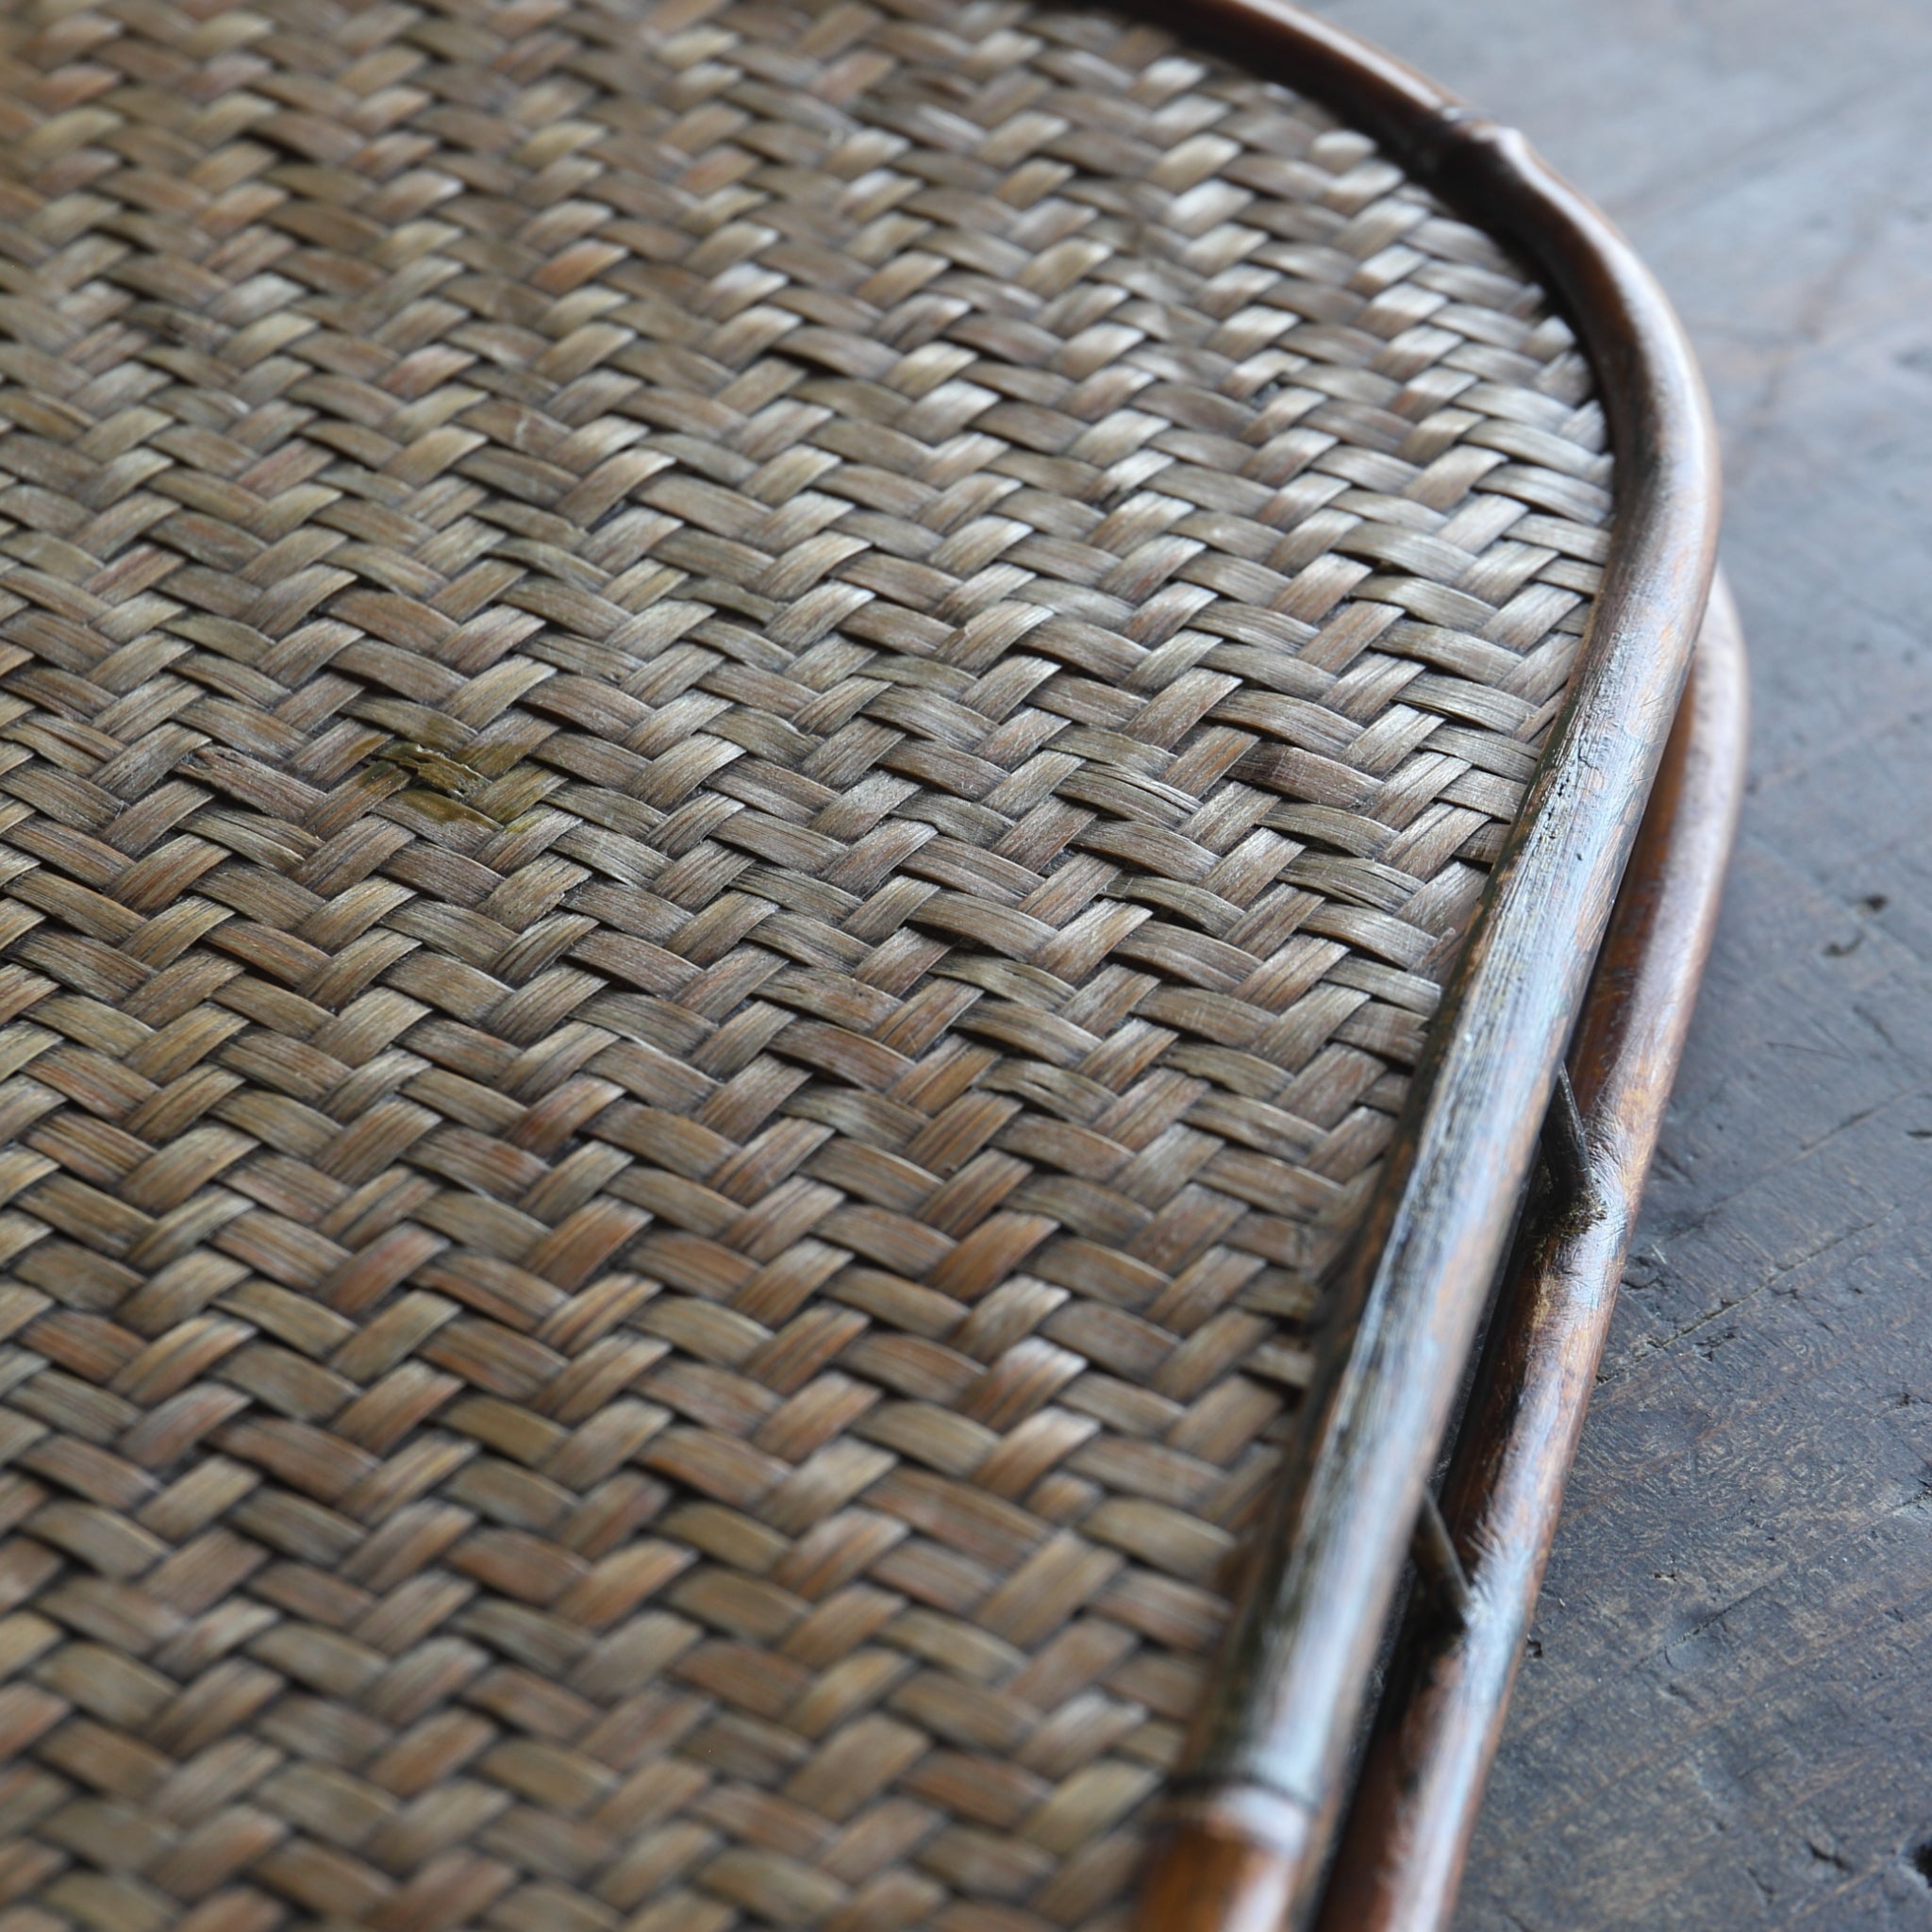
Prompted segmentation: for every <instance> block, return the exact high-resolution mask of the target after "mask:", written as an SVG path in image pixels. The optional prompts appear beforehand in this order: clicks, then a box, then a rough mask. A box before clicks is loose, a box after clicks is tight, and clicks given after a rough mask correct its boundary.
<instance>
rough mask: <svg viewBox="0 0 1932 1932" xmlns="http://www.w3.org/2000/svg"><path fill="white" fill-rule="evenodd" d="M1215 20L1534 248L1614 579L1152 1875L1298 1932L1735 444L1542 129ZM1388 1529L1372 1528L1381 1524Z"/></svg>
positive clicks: (1344, 1293) (1319, 45) (1218, 1923)
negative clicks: (1553, 163) (1588, 443)
mask: <svg viewBox="0 0 1932 1932" xmlns="http://www.w3.org/2000/svg"><path fill="white" fill-rule="evenodd" d="M1193 17H1194V19H1195V21H1196V22H1197V23H1198V24H1199V25H1202V26H1204V27H1205V28H1207V29H1208V31H1210V32H1217V33H1219V34H1221V35H1223V36H1224V37H1226V38H1228V39H1231V40H1233V41H1235V42H1239V43H1240V45H1241V48H1242V50H1243V52H1244V53H1245V54H1246V55H1247V56H1248V57H1249V58H1250V59H1251V60H1253V61H1255V63H1256V64H1257V69H1258V71H1260V72H1262V73H1264V74H1266V73H1274V72H1279V73H1281V74H1283V75H1291V76H1292V78H1293V80H1294V82H1295V84H1296V85H1297V86H1298V87H1301V88H1303V89H1304V90H1305V91H1307V92H1312V93H1315V94H1317V95H1319V96H1321V97H1323V98H1324V99H1326V100H1328V101H1329V102H1330V103H1331V104H1333V105H1335V106H1336V107H1337V108H1339V109H1340V110H1341V111H1342V112H1343V113H1344V114H1346V115H1348V116H1349V117H1350V118H1351V119H1353V120H1354V121H1356V122H1357V124H1358V125H1362V126H1363V127H1364V128H1365V129H1366V130H1367V131H1368V132H1370V133H1371V134H1373V135H1374V137H1375V138H1376V139H1377V140H1379V141H1380V142H1383V143H1384V145H1386V146H1387V147H1388V148H1389V149H1390V150H1391V153H1392V154H1394V155H1395V156H1396V157H1398V158H1400V159H1401V160H1402V161H1403V163H1404V164H1405V165H1406V166H1407V167H1408V168H1410V169H1411V170H1412V171H1413V172H1414V173H1415V174H1416V175H1417V176H1418V178H1420V179H1423V180H1424V181H1426V182H1427V183H1428V184H1429V185H1430V186H1431V187H1433V188H1434V189H1435V190H1436V191H1437V192H1440V193H1441V195H1442V196H1443V198H1444V199H1445V200H1446V201H1448V202H1449V203H1450V204H1451V205H1452V206H1454V207H1456V208H1458V209H1459V210H1461V211H1463V212H1465V213H1468V214H1471V215H1473V216H1475V217H1477V218H1479V219H1480V220H1481V221H1482V223H1483V224H1484V225H1486V226H1487V227H1489V228H1490V229H1491V231H1492V232H1494V233H1496V234H1498V235H1499V236H1500V237H1501V238H1502V239H1504V240H1505V241H1507V242H1511V243H1513V244H1514V245H1515V246H1516V247H1518V248H1519V249H1521V250H1522V251H1523V252H1524V254H1525V255H1526V256H1527V257H1528V258H1529V259H1530V260H1531V261H1532V262H1533V263H1534V264H1535V265H1536V266H1537V267H1538V268H1539V269H1540V270H1541V272H1542V273H1543V274H1544V275H1545V276H1546V277H1547V279H1548V281H1549V283H1550V285H1551V286H1552V288H1553V290H1554V291H1556V292H1557V294H1558V296H1559V297H1560V298H1561V299H1562V300H1563V301H1564V302H1565V304H1566V305H1567V307H1568V308H1569V310H1570V312H1571V315H1572V319H1573V322H1574V325H1575V326H1576V328H1577V330H1578V333H1579V336H1580V338H1581V340H1582V341H1583V343H1584V346H1585V349H1586V351H1587V353H1588V354H1589V355H1590V357H1591V361H1592V362H1593V364H1594V365H1595V367H1596V369H1597V373H1598V377H1599V380H1600V382H1601V384H1602V387H1603V391H1604V395H1605V401H1606V405H1607V410H1608V413H1609V418H1610V431H1611V444H1612V448H1613V450H1614V451H1615V453H1616V457H1617V485H1616V488H1617V493H1618V508H1617V516H1616V522H1615V525H1614V528H1613V538H1612V545H1611V555H1610V561H1609V566H1608V569H1607V574H1606V577H1605V582H1604V588H1603V591H1602V594H1601V596H1600V597H1599V599H1598V602H1597V604H1596V607H1595V610H1594V613H1593V616H1592V619H1591V626H1590V631H1589V634H1588V637H1587V639H1586V643H1585V647H1584V652H1583V655H1582V658H1581V660H1580V662H1579V666H1578V670H1577V674H1576V676H1575V679H1574V684H1573V687H1572V693H1571V698H1570V703H1569V706H1568V708H1567V709H1566V712H1565V714H1564V716H1563V718H1562V719H1561V721H1560V722H1559V723H1558V724H1557V729H1556V730H1555V732H1554V733H1553V734H1552V738H1551V742H1550V746H1549V749H1548V751H1547V752H1546V754H1545V756H1544V758H1543V761H1542V763H1541V767H1540V769H1539V772H1538V775H1537V778H1536V781H1535V783H1534V785H1533V786H1532V788H1531V791H1530V794H1529V797H1528V800H1527V801H1526V804H1525V808H1524V813H1523V816H1522V818H1521V819H1520V821H1519V823H1518V825H1517V827H1516V830H1515V832H1514V833H1513V834H1512V836H1511V839H1510V841H1509V842H1508V844H1507V847H1506V849H1505V851H1504V854H1503V857H1502V858H1501V860H1500V861H1499V863H1498V865H1497V868H1496V871H1495V873H1494V874H1493V876H1492V878H1491V885H1490V889H1489V892H1488V895H1487V897H1486V901H1485V907H1484V911H1483V913H1482V915H1481V917H1480V919H1479V922H1478V924H1477V927H1476V930H1475V932H1474V935H1473V936H1472V939H1471V941H1470V943H1469V945H1468V947H1467V949H1466V950H1465V952H1464V955H1463V957H1462V959H1461V961H1460V963H1459V965H1458V967H1457V972H1456V975H1455V977H1454V979H1453V981H1452V983H1451V986H1450V988H1449V991H1448V995H1447V998H1446V1000H1445V1003H1444V1007H1443V1010H1442V1014H1441V1019H1440V1021H1439V1024H1438V1025H1437V1027H1436V1029H1435V1032H1434V1034H1433V1037H1432V1041H1431V1047H1430V1052H1429V1056H1428V1058H1427V1060H1426V1061H1425V1063H1424V1068H1423V1069H1422V1071H1421V1073H1420V1074H1419V1077H1418V1079H1417V1082H1416V1091H1415V1094H1414V1096H1413V1098H1412V1100H1411V1104H1410V1107H1409V1109H1408V1111H1407V1115H1406V1117H1405V1120H1404V1122H1403V1124H1402V1126H1401V1127H1400V1129H1399V1130H1398V1133H1397V1136H1396V1141H1395V1143H1394V1146H1393V1148H1392V1150H1391V1156H1390V1159H1389V1162H1388V1166H1387V1169H1386V1171H1385V1174H1384V1176H1383V1179H1382V1183H1381V1185H1380V1188H1379V1190H1378V1192H1377V1196H1376V1199H1375V1202H1374V1206H1373V1207H1372V1208H1371V1210H1370V1213H1369V1215H1368V1217H1367V1221H1366V1223H1365V1225H1364V1227H1363V1230H1362V1233H1361V1236H1360V1238H1359V1245H1358V1248H1357V1258H1356V1260H1355V1262H1354V1263H1353V1265H1352V1266H1351V1268H1350V1269H1349V1271H1348V1273H1347V1274H1346V1275H1345V1276H1344V1278H1343V1280H1342V1283H1341V1293H1340V1294H1339V1296H1338V1304H1337V1311H1336V1315H1335V1320H1334V1326H1333V1328H1332V1330H1331V1332H1330V1335H1329V1338H1328V1341H1327V1345H1326V1346H1325V1348H1324V1358H1323V1362H1322V1365H1321V1368H1320V1370H1319V1371H1318V1376H1317V1381H1316V1385H1315V1387H1314V1389H1313V1390H1312V1391H1310V1397H1309V1400H1308V1402H1307V1406H1306V1407H1305V1408H1304V1411H1303V1414H1302V1418H1301V1423H1300V1427H1299V1431H1298V1436H1297V1441H1296V1447H1295V1452H1294V1455H1293V1457H1292V1458H1291V1464H1290V1474H1289V1479H1288V1480H1287V1481H1286V1482H1285V1483H1284V1507H1282V1508H1281V1510H1280V1513H1279V1514H1278V1516H1277V1518H1276V1520H1275V1522H1274V1524H1272V1525H1271V1527H1270V1529H1269V1531H1268V1532H1267V1533H1265V1534H1264V1536H1263V1538H1262V1540H1261V1541H1260V1544H1259V1546H1258V1548H1257V1552H1256V1556H1255V1558H1254V1561H1253V1564H1252V1568H1251V1571H1250V1574H1249V1577H1248V1581H1247V1584H1246V1587H1245V1589H1244V1591H1243V1593H1242V1596H1241V1601H1240V1604H1239V1605H1238V1607H1237V1612H1236V1618H1235V1622H1234V1624H1233V1627H1232V1630H1231V1633H1230V1637H1229V1640H1228V1643H1227V1646H1226V1649H1225V1651H1224V1655H1223V1660H1222V1664H1221V1667H1220V1670H1219V1672H1218V1674H1217V1679H1216V1695H1215V1696H1214V1698H1213V1700H1212V1702H1211V1704H1210V1706H1209V1707H1208V1709H1207V1710H1206V1711H1205V1712H1204V1713H1203V1715H1202V1718H1201V1721H1200V1723H1199V1724H1198V1725H1197V1728H1196V1731H1195V1734H1194V1738H1193V1740H1192V1743H1191V1751H1190V1755H1189V1759H1188V1763H1187V1765H1186V1766H1185V1767H1184V1770H1183V1773H1182V1774H1181V1776H1180V1777H1179V1779H1178V1780H1177V1783H1176V1788H1175V1791H1174V1798H1173V1800H1172V1803H1171V1806H1170V1809H1169V1814H1168V1822H1167V1824H1166V1827H1165V1829H1164V1831H1163V1834H1162V1838H1161V1842H1160V1843H1159V1845H1158V1848H1157V1851H1156V1853H1155V1857H1154V1859H1153V1863H1152V1868H1151V1870H1150V1874H1149V1876H1148V1879H1147V1883H1146V1886H1145V1889H1144V1891H1143V1906H1142V1914H1143V1916H1142V1924H1145V1925H1147V1926H1148V1927H1150V1928H1153V1927H1159V1928H1162V1932H1179V1928H1184V1927H1202V1928H1207V1927H1216V1928H1220V1932H1234V1928H1237V1927H1239V1928H1241V1932H1246V1928H1247V1927H1249V1926H1253V1927H1256V1928H1261V1927H1267V1926H1273V1925H1275V1924H1280V1923H1283V1922H1284V1921H1286V1922H1288V1923H1291V1924H1292V1923H1299V1922H1301V1921H1302V1920H1303V1919H1304V1918H1305V1917H1306V1916H1307V1912H1308V1910H1309V1908H1310V1905H1311V1901H1312V1896H1313V1891H1314V1886H1315V1881H1316V1877H1317V1875H1318V1874H1319V1872H1320V1869H1321V1867H1322V1864H1323V1859H1324V1849H1325V1847H1326V1845H1327V1842H1328V1840H1329V1839H1330V1838H1331V1836H1332V1833H1333V1830H1334V1827H1335V1823H1336V1819H1337V1815H1338V1810H1339V1806H1340V1802H1341V1786H1342V1782H1343V1772H1344V1768H1345V1764H1346V1760H1347V1757H1348V1752H1349V1748H1350V1744H1351V1740H1352V1737H1353V1733H1354V1726H1355V1723H1356V1717H1357V1711H1358V1709H1359V1707H1360V1706H1361V1704H1362V1701H1363V1698H1364V1695H1365V1692H1366V1688H1367V1685H1368V1680H1369V1676H1370V1673H1371V1670H1372V1668H1373V1664H1374V1654H1375V1649H1376V1645H1377V1642H1378V1640H1379V1637H1380V1633H1381V1631H1382V1628H1383V1626H1384V1624H1385V1623H1386V1620H1387V1617H1388V1614H1389V1610H1390V1607H1391V1603H1392V1601H1393V1598H1394V1594H1395V1591H1396V1589H1397V1586H1398V1583H1399V1580H1400V1577H1401V1574H1402V1571H1403V1565H1404V1561H1405V1557H1406V1551H1407V1524H1409V1523H1411V1522H1412V1521H1413V1520H1414V1518H1415V1515H1416V1511H1417V1509H1418V1507H1420V1505H1421V1503H1422V1499H1423V1495H1424V1484H1425V1481H1426V1477H1427V1474H1428V1471H1429V1467H1430V1465H1431V1462H1432V1460H1433V1458H1434V1457H1435V1456H1436V1454H1437V1451H1438V1447H1439V1445H1440V1443H1441V1439H1442V1435H1443V1432H1444V1429H1445V1427H1446V1425H1447V1423H1448V1419H1449V1412H1450V1408H1451V1406H1452V1403H1453V1401H1454V1396H1455V1391H1456V1389H1457V1382H1458V1380H1459V1377H1460V1375H1461V1373H1462V1370H1463V1365H1464V1362H1465V1360H1466V1358H1467V1356H1468V1353H1469V1350H1470V1347H1471V1345H1472V1343H1473V1341H1474V1335H1475V1331H1476V1328H1477V1325H1478V1324H1479V1322H1480V1319H1481V1315H1482V1310H1483V1307H1484V1306H1485V1303H1486V1301H1487V1298H1488V1295H1489V1291H1490V1289H1491V1284H1492V1282H1493V1281H1494V1279H1495V1274H1496V1270H1497V1267H1498V1265H1499V1263H1500V1261H1501V1259H1502V1253H1501V1250H1502V1245H1503V1241H1504V1240H1505V1236H1506V1232H1507V1225H1508V1222H1509V1218H1510V1211H1511V1204H1512V1203H1513V1202H1514V1201H1515V1199H1516V1198H1517V1196H1518V1194H1519V1192H1520V1191H1521V1189H1522V1187H1523V1185H1524V1182H1525V1180H1526V1178H1527V1175H1528V1173H1529V1169H1530V1165H1531V1162H1532V1159H1533V1158H1534V1153H1535V1145H1536V1137H1537V1133H1538V1128H1539V1124H1540V1123H1541V1119H1542V1117H1543V1114H1544V1112H1545V1110H1546V1108H1547V1107H1548V1104H1549V1099H1550V1094H1551V1091H1552V1089H1553V1087H1554V1085H1555V1082H1556V1077H1557V1069H1558V1066H1559V1064H1560V1061H1561V1057H1562V1054H1563V1050H1564V1046H1565V1043H1566V1041H1567V1039H1568V1036H1569V1033H1570V1029H1571V1024H1572V1022H1573V1020H1574V1016H1575V1014H1576V1013H1577V1010H1578V1008H1579V1006H1580V1004H1581V1002H1582V999H1583V995H1584V991H1585V984H1586V980H1587V976H1588V974H1589V970H1590V966H1591V961H1592V960H1594V958H1596V955H1597V952H1598V948H1599V946H1600V944H1601V942H1602V941H1603V938H1604V934H1605V931H1606V928H1607V924H1608V921H1609V917H1610V910H1611V906H1612V902H1613V900H1614V897H1615V894H1616V891H1617V888H1618V884H1619V881H1620V880H1621V878H1622V876H1623V874H1624V867H1625V864H1626V862H1627V861H1628V859H1629V857H1630V853H1631V850H1632V846H1633V844H1634V842H1635V840H1636V837H1637V831H1638V824H1639V820H1640V817H1641V812H1642V809H1643V806H1644V801H1645V799H1646V798H1647V796H1648V794H1649V792H1650V790H1651V786H1652V783H1653V781H1654V779H1655V777H1656V774H1657V767H1658V763H1659V760H1660V758H1661V756H1662V752H1663V746H1664V741H1665V739H1666V737H1667V735H1668V732H1669V728H1670V724H1671V721H1672V719H1673V718H1674V715H1675V712H1676V709H1677V706H1678V702H1679V698H1680V695H1681V693H1682V691H1683V688H1684V683H1685V678H1686V675H1687V671H1688V667H1689V662H1690V657H1691V646H1692V643H1693V641H1694V639H1695V636H1696V633H1697V628H1698V625H1699V622H1700V620H1701V617H1702V613H1703V611H1704V608H1705V604H1706V599H1707V594H1708V591H1709V585H1710V575H1711V571H1712V567H1713V559H1714V553H1715V544H1716V535H1717V526H1718V515H1719V486H1718V471H1717V457H1716V446H1715V434H1714V430H1713V427H1712V425H1711V420H1710V413H1709V406H1708V403H1707V398H1706V396H1705V393H1704V390H1703V386H1702V383H1701V380H1700V378H1699V376H1698V375H1697V371H1696V368H1695V364H1694V362H1693V360H1692V358H1691V352H1690V349H1689V345H1688V343H1687V342H1686V341H1685V338H1684V335H1683V332H1682V329H1681V327H1680V325H1678V323H1677V321H1676V319H1675V317H1674V314H1673V313H1672V311H1671V308H1670V306H1669V303H1668V301H1667V300H1666V298H1665V297H1664V295H1663V293H1662V291H1660V289H1659V288H1658V287H1657V283H1656V281H1655V279H1654V278H1653V277H1652V276H1651V275H1650V274H1649V272H1648V271H1647V270H1646V269H1645V268H1644V267H1643V265H1642V264H1641V262H1640V261H1639V259H1638V258H1637V257H1636V256H1635V255H1634V254H1633V252H1632V251H1631V249H1630V247H1629V245H1628V243H1627V242H1624V240H1623V239H1622V237H1621V236H1620V235H1618V233H1617V232H1616V230H1615V229H1614V228H1613V227H1612V226H1611V225H1610V224H1609V223H1608V221H1607V219H1606V218H1605V217H1604V216H1603V215H1602V214H1601V213H1600V212H1599V211H1597V210H1596V209H1595V208H1593V207H1592V206H1591V204H1590V203H1589V202H1587V201H1586V200H1584V199H1583V198H1582V197H1581V196H1580V195H1578V194H1577V193H1576V192H1574V190H1573V189H1571V188H1570V187H1569V186H1568V185H1567V184H1566V183H1565V182H1564V181H1563V180H1562V179H1561V178H1560V177H1559V176H1558V175H1556V174H1555V173H1554V172H1553V171H1552V170H1551V169H1549V168H1548V167H1547V166H1546V165H1545V164H1544V163H1543V162H1542V161H1541V159H1540V158H1538V157H1537V156H1536V154H1535V153H1534V151H1533V150H1532V149H1531V148H1530V146H1529V144H1528V142H1526V141H1524V138H1523V137H1522V136H1521V135H1519V134H1517V133H1515V132H1513V131H1511V130H1507V129H1504V128H1500V127H1498V126H1496V125H1494V124H1492V123H1490V122H1487V121H1484V120H1482V119H1480V118H1479V117H1477V116H1475V115H1474V114H1473V113H1472V112H1471V111H1470V110H1469V109H1468V108H1464V107H1462V106H1461V105H1460V104H1459V103H1457V101H1456V100H1455V99H1454V98H1453V97H1452V96H1450V95H1449V94H1447V93H1445V92H1442V91H1441V90H1440V89H1438V88H1436V87H1435V86H1434V85H1433V84H1432V83H1431V82H1429V81H1427V80H1425V79H1424V78H1423V77H1422V76H1421V75H1417V74H1415V73H1414V72H1413V71H1412V70H1410V69H1408V68H1407V67H1405V66H1403V65H1402V64H1401V63H1399V62H1397V61H1395V60H1393V59H1391V58H1389V57H1388V56H1386V55H1383V54H1381V53H1379V52H1377V51H1376V50H1374V49H1373V48H1371V47H1369V46H1368V45H1367V44H1365V43H1364V42H1360V41H1358V40H1357V39H1356V38H1355V37H1354V36H1353V35H1350V34H1347V33H1345V32H1343V31H1341V29H1339V28H1336V27H1334V26H1332V25H1328V24H1326V23H1324V22H1322V21H1319V20H1316V19H1315V18H1313V17H1312V16H1310V15H1308V14H1306V13H1304V12H1303V11H1301V10H1300V9H1299V8H1294V7H1291V6H1289V5H1286V4H1283V0H1207V4H1206V5H1205V6H1204V7H1202V8H1199V9H1197V10H1196V12H1195V14H1194V16H1193ZM1365 1525H1373V1527H1365Z"/></svg>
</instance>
